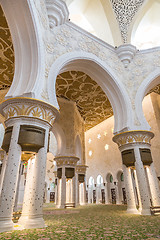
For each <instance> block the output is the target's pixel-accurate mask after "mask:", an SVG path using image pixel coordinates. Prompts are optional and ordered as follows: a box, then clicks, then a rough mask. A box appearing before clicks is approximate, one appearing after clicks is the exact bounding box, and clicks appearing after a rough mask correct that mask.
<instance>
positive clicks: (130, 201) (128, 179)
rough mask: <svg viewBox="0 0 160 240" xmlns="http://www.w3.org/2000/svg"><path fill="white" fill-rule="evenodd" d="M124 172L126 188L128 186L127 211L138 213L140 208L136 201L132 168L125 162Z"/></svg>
mask: <svg viewBox="0 0 160 240" xmlns="http://www.w3.org/2000/svg"><path fill="white" fill-rule="evenodd" d="M123 173H124V179H125V188H126V195H127V212H128V213H132V214H138V210H137V208H136V203H135V196H134V189H133V183H132V176H131V169H130V168H128V167H126V166H125V165H124V164H123Z"/></svg>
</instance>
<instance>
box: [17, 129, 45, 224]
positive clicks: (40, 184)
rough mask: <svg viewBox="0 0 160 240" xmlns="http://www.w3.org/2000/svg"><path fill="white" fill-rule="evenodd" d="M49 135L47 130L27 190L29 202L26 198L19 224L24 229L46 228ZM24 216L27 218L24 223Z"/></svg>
mask: <svg viewBox="0 0 160 240" xmlns="http://www.w3.org/2000/svg"><path fill="white" fill-rule="evenodd" d="M48 134H49V130H48V129H46V132H45V143H44V147H42V148H40V149H39V151H38V153H37V154H36V158H35V162H34V169H33V174H32V176H31V179H30V182H28V184H31V185H30V186H31V187H30V188H29V192H27V191H26V190H25V195H26V194H27V195H28V202H26V201H25V200H26V198H27V197H26V196H25V198H24V206H23V210H22V217H21V218H20V220H19V223H20V224H21V225H22V226H23V227H24V228H43V227H45V223H44V219H43V197H44V190H45V173H46V159H47V146H48ZM26 189H27V188H26ZM25 206H26V209H25ZM23 216H25V219H24V221H23Z"/></svg>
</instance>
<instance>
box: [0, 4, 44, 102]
mask: <svg viewBox="0 0 160 240" xmlns="http://www.w3.org/2000/svg"><path fill="white" fill-rule="evenodd" d="M1 6H2V8H3V11H4V13H5V16H6V19H7V22H8V25H9V29H10V32H11V36H12V41H13V46H14V54H15V71H14V78H13V82H12V85H11V87H10V89H9V91H8V93H7V94H6V98H11V97H15V96H23V97H32V98H37V99H39V98H40V95H39V94H40V92H41V89H42V87H43V80H44V73H45V60H44V59H45V58H44V45H43V42H42V29H41V28H40V25H39V20H38V16H37V12H36V9H35V4H34V3H33V1H28V0H24V1H21V0H17V1H12V2H10V1H8V0H7V1H1ZM24 76H25V77H24Z"/></svg>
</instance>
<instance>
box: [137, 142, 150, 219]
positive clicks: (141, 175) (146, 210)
mask: <svg viewBox="0 0 160 240" xmlns="http://www.w3.org/2000/svg"><path fill="white" fill-rule="evenodd" d="M134 152H135V159H136V162H135V167H136V173H137V179H138V186H139V191H140V196H141V203H142V211H141V214H142V215H151V211H150V205H151V204H150V194H149V191H148V185H147V179H146V175H145V170H144V166H143V163H142V161H141V156H140V151H139V147H138V146H135V147H134Z"/></svg>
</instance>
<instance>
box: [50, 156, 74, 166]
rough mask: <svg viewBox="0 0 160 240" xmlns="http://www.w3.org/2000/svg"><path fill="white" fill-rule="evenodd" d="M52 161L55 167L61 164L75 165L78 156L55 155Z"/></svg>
mask: <svg viewBox="0 0 160 240" xmlns="http://www.w3.org/2000/svg"><path fill="white" fill-rule="evenodd" d="M54 161H56V163H57V167H61V166H73V167H75V166H76V165H77V162H78V161H79V158H78V157H74V156H57V157H55V158H54Z"/></svg>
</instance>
